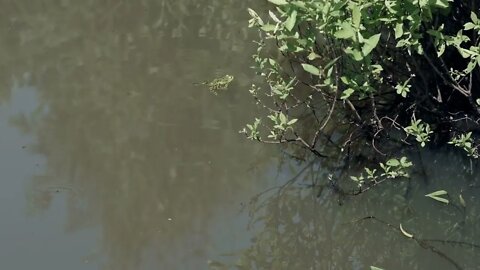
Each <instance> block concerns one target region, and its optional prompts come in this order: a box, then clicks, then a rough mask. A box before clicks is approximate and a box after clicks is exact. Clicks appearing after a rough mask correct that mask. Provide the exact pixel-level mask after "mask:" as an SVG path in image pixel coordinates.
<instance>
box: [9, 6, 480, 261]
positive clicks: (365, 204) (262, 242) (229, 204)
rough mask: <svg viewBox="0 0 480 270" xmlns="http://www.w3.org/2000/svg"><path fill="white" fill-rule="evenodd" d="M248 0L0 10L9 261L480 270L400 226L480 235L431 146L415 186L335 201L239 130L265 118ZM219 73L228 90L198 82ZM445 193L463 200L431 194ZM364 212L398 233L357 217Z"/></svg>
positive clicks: (451, 163)
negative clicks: (254, 92) (254, 83)
mask: <svg viewBox="0 0 480 270" xmlns="http://www.w3.org/2000/svg"><path fill="white" fill-rule="evenodd" d="M252 5H259V3H258V2H256V3H254V2H253V1H233V0H231V1H230V0H218V1H215V0H210V1H206V0H205V1H200V0H197V1H195V0H176V1H167V0H165V1H68V0H64V1H56V2H55V3H54V2H53V1H51V2H50V3H40V2H38V3H37V2H27V1H11V3H10V4H3V6H2V9H1V10H0V13H1V15H2V16H0V21H1V24H0V134H1V135H0V157H1V161H2V162H0V171H1V172H2V174H1V175H2V179H1V181H0V202H1V203H0V220H1V221H0V266H1V269H108V270H109V269H229V268H228V266H227V265H229V266H230V269H368V268H369V267H370V266H371V265H376V266H378V267H382V268H385V269H458V268H456V266H455V264H458V265H459V266H461V267H463V268H465V269H476V268H475V267H476V265H478V263H479V262H478V259H476V256H475V255H476V254H477V253H476V252H477V250H476V248H475V247H472V246H471V245H470V246H461V247H459V246H458V244H457V245H452V243H453V242H449V244H447V245H446V244H445V243H439V242H432V244H434V245H435V247H438V249H439V250H441V253H442V254H443V255H448V256H447V257H448V259H446V258H445V256H443V255H442V254H439V253H438V252H433V251H432V249H430V248H429V246H428V245H427V247H426V248H425V245H424V246H423V247H422V246H421V245H419V244H418V243H415V242H414V241H413V240H411V239H408V238H406V237H405V236H404V235H402V234H401V233H399V232H398V231H396V228H398V225H399V224H400V223H402V224H403V226H404V228H405V229H406V230H407V231H408V232H410V233H412V234H414V235H415V237H417V236H418V237H419V238H421V239H427V238H430V239H433V238H434V239H443V240H449V241H457V242H458V241H462V242H477V243H478V242H480V239H478V238H479V237H478V231H479V229H480V228H478V224H480V222H478V207H475V204H476V203H477V204H478V199H479V198H478V196H477V195H476V192H477V189H476V187H475V182H476V180H477V178H476V177H475V176H474V175H475V173H473V175H465V174H463V173H462V171H461V170H460V169H462V168H463V167H464V166H466V168H467V169H469V168H470V167H469V166H470V165H469V164H470V163H468V162H465V160H462V159H460V158H459V157H458V155H454V154H452V153H449V152H426V153H424V156H423V159H422V160H423V161H424V166H425V169H424V170H418V171H417V172H415V173H414V174H413V180H412V181H411V184H410V185H409V184H408V183H407V182H398V183H394V184H393V188H392V186H390V188H388V187H385V188H384V189H378V190H376V191H374V192H372V193H370V194H368V195H361V196H358V197H356V198H340V197H338V195H336V194H335V193H333V192H332V191H331V190H329V189H324V190H323V192H320V190H319V188H318V184H321V183H325V182H327V181H328V174H329V173H330V172H329V171H328V168H324V167H322V166H321V165H318V164H316V163H312V164H298V163H295V162H292V161H286V163H284V164H283V165H282V164H281V163H280V162H279V160H278V158H276V157H279V156H280V155H279V151H278V149H275V148H267V147H265V146H262V145H258V144H255V143H251V142H247V141H246V140H245V139H244V138H243V137H242V136H241V135H239V134H238V130H239V129H240V128H241V126H242V125H243V124H245V123H246V122H249V121H251V119H252V118H253V117H254V115H255V106H254V105H253V104H252V102H251V98H250V97H249V96H248V93H247V91H246V89H247V87H248V84H249V83H250V82H251V80H252V78H254V76H253V74H252V71H251V70H250V69H249V66H250V65H251V62H250V57H249V56H250V55H251V53H252V51H253V47H252V44H251V42H250V40H252V39H253V38H254V33H252V32H249V31H248V30H247V29H246V28H245V25H246V20H247V19H248V18H247V13H246V12H245V10H246V8H247V7H249V6H252ZM224 74H233V75H234V76H235V80H234V82H233V83H232V85H231V87H230V89H229V90H227V91H225V92H223V93H220V94H219V95H218V96H215V95H212V94H211V93H209V91H208V90H207V89H205V88H202V87H198V86H195V85H194V83H195V82H199V81H203V80H205V79H209V78H214V77H218V76H222V75H224ZM475 167H476V166H475V165H472V168H473V169H474V168H475ZM295 176H296V178H293V177H295ZM452 178H455V179H456V181H455V182H454V181H451V179H452ZM289 179H293V180H294V181H290V182H287V183H289V185H287V186H283V187H282V188H281V189H278V188H277V189H275V188H274V189H272V188H273V187H275V186H277V185H279V184H281V183H285V182H286V181H288V180H289ZM427 180H428V181H427ZM312 185H314V186H316V187H315V188H313V189H312V188H311V186H312ZM469 185H473V186H474V187H468V186H469ZM438 189H446V190H448V191H449V194H450V196H451V198H450V200H451V201H452V202H454V204H455V205H456V206H452V205H454V204H451V205H448V206H445V205H441V204H438V203H437V202H433V201H431V200H430V199H428V198H425V197H424V196H423V195H424V194H426V193H428V192H431V191H434V190H438ZM263 191H267V192H265V193H261V192H263ZM259 193H261V195H259V196H256V195H257V194H259ZM459 194H462V195H463V198H464V200H465V201H466V204H467V206H466V208H465V207H463V206H462V205H461V204H460V202H459V199H458V198H459V197H458V195H459ZM366 216H375V217H377V218H379V219H382V220H384V221H386V222H388V223H390V224H392V226H394V228H395V229H392V228H390V227H389V226H385V225H384V224H383V225H382V224H381V223H378V222H375V221H372V220H364V221H362V222H352V221H353V220H356V219H360V218H362V217H366ZM450 257H452V259H450ZM452 261H453V262H452Z"/></svg>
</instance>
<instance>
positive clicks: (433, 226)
mask: <svg viewBox="0 0 480 270" xmlns="http://www.w3.org/2000/svg"><path fill="white" fill-rule="evenodd" d="M414 156H416V155H414ZM421 157H422V160H423V166H424V167H423V168H421V167H420V166H419V169H418V170H417V171H415V172H414V173H413V177H412V180H411V181H410V182H408V181H394V182H393V183H390V184H387V185H386V186H380V187H378V188H376V189H374V190H372V191H370V192H367V193H365V194H362V195H358V196H354V197H342V196H340V195H339V194H338V193H337V192H335V191H334V190H333V189H332V188H329V186H328V176H326V175H325V171H326V170H325V167H323V166H318V164H316V163H311V164H308V165H302V166H301V167H298V168H297V169H296V170H295V171H294V172H293V173H292V178H291V181H287V182H286V184H285V185H282V186H279V187H277V188H274V189H271V190H270V191H268V192H266V193H260V194H259V195H258V196H256V197H253V199H252V201H251V204H250V214H251V217H252V218H251V223H252V224H251V225H252V227H253V228H255V229H254V231H256V232H257V233H256V235H255V237H254V238H253V239H252V245H251V246H250V247H249V248H247V249H245V250H243V252H242V256H241V257H240V259H239V260H238V261H237V267H238V268H239V269H369V267H370V266H371V265H375V266H378V267H382V268H383V269H475V267H476V266H477V265H478V264H479V262H480V261H479V259H478V256H477V254H478V252H479V251H480V250H479V247H480V246H478V243H480V237H479V236H478V234H477V232H478V230H479V229H480V227H479V224H480V223H479V221H480V216H479V215H478V196H476V195H475V193H476V192H477V190H476V189H477V187H476V186H477V185H478V182H479V181H480V178H478V176H477V174H476V169H475V168H478V164H475V163H473V164H472V168H474V171H473V173H472V174H470V173H465V171H466V170H465V169H468V164H470V163H469V161H468V160H466V159H465V158H464V155H462V153H452V152H451V151H450V150H445V149H444V150H438V149H437V150H434V151H424V152H422V154H421ZM415 161H416V163H417V164H422V163H421V162H420V160H419V159H418V158H417V159H416V160H415ZM287 171H289V170H287ZM425 178H428V179H425ZM453 179H454V180H453ZM426 180H428V181H426ZM346 181H348V180H346ZM312 186H313V188H312ZM440 189H445V190H447V191H448V193H449V197H448V199H449V200H450V204H448V205H444V204H441V203H438V202H436V201H433V200H432V199H429V198H427V197H425V196H424V194H427V193H430V192H432V191H435V190H440ZM460 194H462V197H463V198H465V202H466V207H463V206H462V203H461V202H460V199H459V195H460ZM366 217H375V218H366ZM363 218H366V219H363ZM383 222H386V223H389V225H387V224H384V223H383ZM400 224H402V226H403V228H405V230H406V231H407V232H409V233H412V234H413V235H414V237H415V238H416V239H419V242H415V240H412V239H409V238H407V237H405V236H404V235H403V234H402V233H401V231H400V230H399V225H400ZM470 243H474V244H476V245H477V246H475V245H471V244H470Z"/></svg>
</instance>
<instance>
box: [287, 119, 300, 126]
mask: <svg viewBox="0 0 480 270" xmlns="http://www.w3.org/2000/svg"><path fill="white" fill-rule="evenodd" d="M297 121H298V119H292V120H290V121H288V123H287V125H289V126H291V125H293V124H295V123H296V122H297Z"/></svg>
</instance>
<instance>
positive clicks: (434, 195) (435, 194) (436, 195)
mask: <svg viewBox="0 0 480 270" xmlns="http://www.w3.org/2000/svg"><path fill="white" fill-rule="evenodd" d="M444 195H448V193H447V192H446V191H445V190H437V191H435V192H432V193H429V194H426V195H425V197H429V198H432V199H434V200H436V201H437V202H441V203H444V204H448V203H449V201H448V200H447V199H445V198H442V197H440V196H444Z"/></svg>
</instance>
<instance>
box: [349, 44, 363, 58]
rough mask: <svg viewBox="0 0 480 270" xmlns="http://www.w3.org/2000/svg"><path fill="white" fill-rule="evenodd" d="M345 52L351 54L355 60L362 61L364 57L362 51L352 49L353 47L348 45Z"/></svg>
mask: <svg viewBox="0 0 480 270" xmlns="http://www.w3.org/2000/svg"><path fill="white" fill-rule="evenodd" d="M345 52H346V53H347V54H348V55H351V56H352V57H353V59H355V61H361V60H362V59H363V55H362V52H361V51H359V50H357V49H352V48H351V47H348V48H346V49H345Z"/></svg>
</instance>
